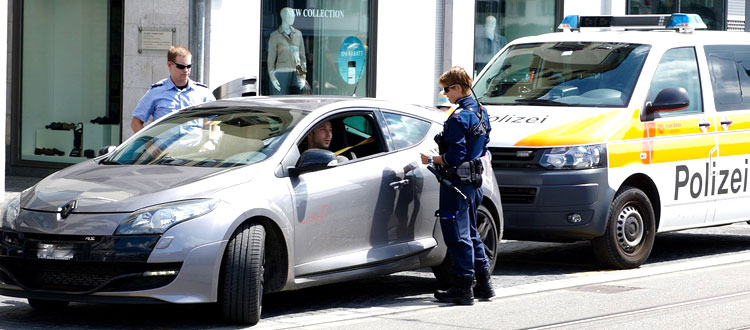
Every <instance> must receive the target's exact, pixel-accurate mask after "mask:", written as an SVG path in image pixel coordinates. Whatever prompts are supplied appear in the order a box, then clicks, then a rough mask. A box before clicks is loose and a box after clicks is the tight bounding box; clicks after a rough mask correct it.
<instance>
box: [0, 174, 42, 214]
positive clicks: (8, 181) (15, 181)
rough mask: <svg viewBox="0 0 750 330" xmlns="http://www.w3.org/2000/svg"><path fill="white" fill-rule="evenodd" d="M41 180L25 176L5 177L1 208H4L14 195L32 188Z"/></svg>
mask: <svg viewBox="0 0 750 330" xmlns="http://www.w3.org/2000/svg"><path fill="white" fill-rule="evenodd" d="M41 179H42V178H32V177H25V176H6V177H5V199H3V201H2V206H3V207H4V206H5V203H7V202H8V201H9V200H11V199H12V198H13V197H16V195H18V194H20V193H21V192H22V191H23V190H24V189H26V188H28V187H31V186H33V185H34V184H36V183H37V182H39V181H40V180H41Z"/></svg>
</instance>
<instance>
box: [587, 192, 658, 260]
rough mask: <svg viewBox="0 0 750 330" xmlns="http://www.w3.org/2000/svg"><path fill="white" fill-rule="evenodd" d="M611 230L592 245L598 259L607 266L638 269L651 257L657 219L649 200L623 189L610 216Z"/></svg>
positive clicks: (609, 224)
mask: <svg viewBox="0 0 750 330" xmlns="http://www.w3.org/2000/svg"><path fill="white" fill-rule="evenodd" d="M607 220H608V222H607V230H606V231H605V232H604V235H603V236H601V237H597V238H595V239H594V240H593V241H592V247H593V249H594V255H596V258H597V259H598V260H599V261H600V262H601V263H603V264H605V265H607V266H610V267H613V268H618V269H627V268H636V267H638V266H640V265H641V264H643V263H644V262H645V261H646V259H648V256H649V255H650V254H651V248H652V247H653V246H654V237H655V236H656V217H655V215H654V209H653V207H652V206H651V201H650V200H649V198H648V196H646V194H645V193H644V192H643V191H641V190H640V189H638V188H635V187H629V186H623V187H622V188H620V190H619V191H618V192H617V194H616V195H615V199H614V200H613V201H612V203H611V204H610V205H609V211H608V212H607Z"/></svg>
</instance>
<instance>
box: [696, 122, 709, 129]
mask: <svg viewBox="0 0 750 330" xmlns="http://www.w3.org/2000/svg"><path fill="white" fill-rule="evenodd" d="M698 126H699V127H706V128H708V127H711V123H710V122H707V121H704V122H700V123H698Z"/></svg>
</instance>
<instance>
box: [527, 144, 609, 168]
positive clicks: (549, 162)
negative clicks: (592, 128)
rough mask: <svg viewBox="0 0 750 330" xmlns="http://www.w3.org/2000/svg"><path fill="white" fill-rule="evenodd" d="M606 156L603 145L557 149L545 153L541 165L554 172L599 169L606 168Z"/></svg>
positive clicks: (540, 161)
mask: <svg viewBox="0 0 750 330" xmlns="http://www.w3.org/2000/svg"><path fill="white" fill-rule="evenodd" d="M606 155H607V149H606V148H605V147H604V145H603V144H592V145H585V146H574V147H555V148H550V149H547V150H545V151H544V154H542V158H541V159H540V160H539V165H541V166H542V167H545V168H548V169H552V170H560V169H568V170H571V169H572V170H578V169H586V168H597V167H602V166H604V162H605V159H606V158H607V157H606Z"/></svg>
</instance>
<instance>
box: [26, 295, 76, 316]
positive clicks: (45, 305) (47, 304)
mask: <svg viewBox="0 0 750 330" xmlns="http://www.w3.org/2000/svg"><path fill="white" fill-rule="evenodd" d="M28 300H29V306H31V308H33V309H35V310H37V311H40V312H46V313H50V312H59V311H61V310H62V309H64V308H65V307H68V305H69V304H70V302H67V301H62V300H46V299H35V298H29V299H28Z"/></svg>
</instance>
